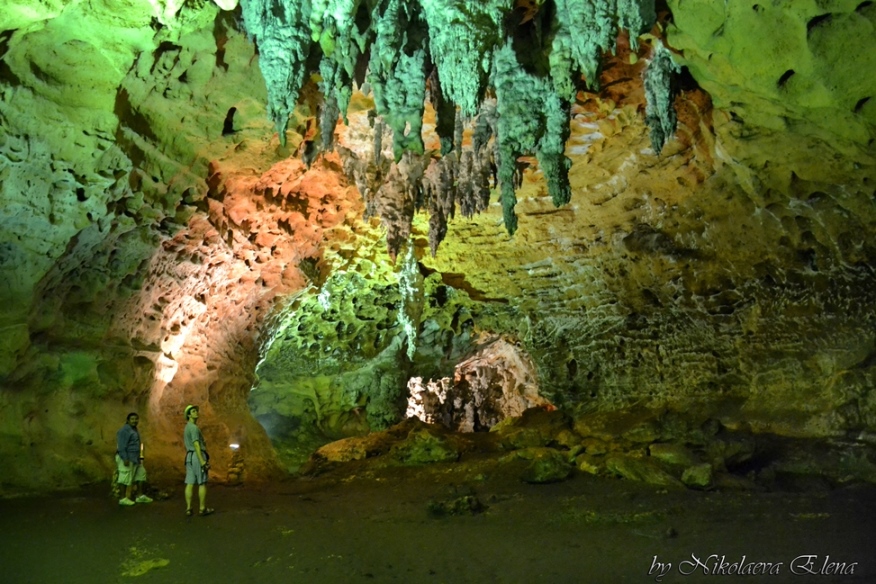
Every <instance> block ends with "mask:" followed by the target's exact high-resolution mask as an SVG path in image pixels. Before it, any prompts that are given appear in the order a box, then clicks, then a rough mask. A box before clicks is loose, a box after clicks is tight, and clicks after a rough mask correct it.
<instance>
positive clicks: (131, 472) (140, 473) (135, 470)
mask: <svg viewBox="0 0 876 584" xmlns="http://www.w3.org/2000/svg"><path fill="white" fill-rule="evenodd" d="M116 466H117V467H118V469H119V484H120V485H126V486H127V485H130V484H131V479H132V478H133V479H134V481H135V482H138V483H142V482H144V481H145V480H146V469H145V468H143V465H142V464H135V465H134V466H132V467H128V466H127V465H126V464H125V461H124V460H122V457H121V456H119V455H118V454H116Z"/></svg>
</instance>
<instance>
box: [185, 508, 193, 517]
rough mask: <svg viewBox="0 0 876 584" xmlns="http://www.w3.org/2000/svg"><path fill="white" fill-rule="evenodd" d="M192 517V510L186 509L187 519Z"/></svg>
mask: <svg viewBox="0 0 876 584" xmlns="http://www.w3.org/2000/svg"><path fill="white" fill-rule="evenodd" d="M191 516H192V510H191V509H186V517H191Z"/></svg>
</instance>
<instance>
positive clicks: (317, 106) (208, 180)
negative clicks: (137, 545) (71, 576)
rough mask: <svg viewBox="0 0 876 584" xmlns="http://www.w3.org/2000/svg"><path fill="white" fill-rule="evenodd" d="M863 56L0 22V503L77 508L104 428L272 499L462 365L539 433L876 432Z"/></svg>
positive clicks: (839, 27)
mask: <svg viewBox="0 0 876 584" xmlns="http://www.w3.org/2000/svg"><path fill="white" fill-rule="evenodd" d="M874 28H876V5H874V3H873V2H869V1H859V0H856V1H851V2H849V1H845V0H833V1H829V0H803V1H800V0H793V1H792V0H768V1H767V0H763V1H760V2H754V1H752V2H732V3H727V2H724V3H721V2H714V1H712V0H668V1H667V2H657V3H656V4H655V3H653V2H649V1H647V0H642V1H635V0H616V1H615V0H587V1H585V2H580V3H575V2H571V1H561V0H556V1H553V2H551V1H542V0H529V1H526V0H518V1H516V2H514V1H511V0H491V1H490V2H479V3H475V2H464V1H462V0H444V1H439V0H431V1H427V0H420V1H413V0H410V1H402V0H384V1H382V2H377V1H375V0H371V1H361V2H356V1H353V0H348V1H339V0H338V1H329V0H320V1H317V0H313V1H312V2H292V1H290V0H286V1H281V2H273V3H270V4H263V3H261V2H259V1H255V0H251V1H248V2H247V1H245V2H242V3H241V5H240V6H238V5H237V3H236V2H235V1H234V0H223V2H218V1H217V2H215V3H214V2H208V1H205V0H188V1H181V0H174V1H170V2H166V1H164V0H151V1H149V2H147V1H145V0H125V1H122V2H118V1H113V2H110V1H108V0H92V1H89V2H85V1H68V0H8V1H6V2H5V3H4V5H3V8H2V9H0V332H2V335H0V389H2V393H0V453H2V455H3V458H4V460H10V461H11V462H12V464H11V468H13V470H12V471H11V474H10V476H9V477H8V479H6V482H8V483H9V484H31V485H33V484H35V483H39V482H43V483H46V484H48V483H53V484H57V483H65V484H67V483H69V484H72V483H75V482H76V481H79V480H83V479H84V478H88V477H93V476H97V475H99V474H100V473H102V472H104V466H105V464H106V463H105V461H104V459H103V458H102V456H103V454H104V453H102V452H100V453H95V454H92V455H88V456H85V455H83V454H82V453H83V451H90V450H94V451H95V452H96V451H97V450H98V448H97V446H100V445H102V444H103V443H104V442H106V440H108V439H109V440H111V436H112V435H113V433H114V431H115V428H116V426H118V425H120V424H121V422H122V421H123V420H124V415H125V414H126V413H127V411H129V410H131V409H139V410H140V411H141V412H142V413H141V415H142V416H143V418H144V426H145V428H146V429H147V431H148V434H149V435H150V436H151V437H152V438H151V440H152V442H153V443H155V449H156V453H157V456H158V457H159V459H160V460H161V459H166V460H168V461H173V460H175V459H176V458H178V457H177V455H176V451H175V450H174V448H176V447H178V445H176V444H175V442H178V440H177V434H178V433H179V427H180V425H181V422H180V420H181V412H182V410H183V408H184V407H185V405H186V404H188V403H199V404H202V408H203V409H204V410H205V413H206V414H207V415H206V416H204V417H205V420H204V422H205V424H207V427H206V430H207V431H209V433H210V434H211V435H213V436H215V437H216V440H217V441H219V442H222V441H238V442H241V441H245V442H246V443H247V444H248V448H249V450H250V452H252V453H253V455H252V456H251V457H250V459H249V464H250V466H249V470H250V472H253V473H256V474H257V473H259V472H268V471H269V470H270V469H272V468H275V467H276V466H277V464H278V459H279V460H280V461H281V462H283V461H286V464H287V466H288V464H291V463H289V461H295V460H300V459H301V457H302V456H303V453H306V451H307V450H308V449H310V448H312V447H313V446H314V445H318V443H320V441H321V440H322V441H323V442H324V441H325V439H327V438H337V437H343V436H346V435H351V434H356V433H361V432H365V431H368V430H369V429H370V430H377V429H382V428H385V427H386V426H388V425H390V424H392V423H393V422H394V421H397V420H398V419H400V417H402V415H403V413H404V403H403V402H404V397H405V391H406V388H407V386H406V384H407V383H408V379H409V378H411V377H415V376H418V377H422V378H436V379H437V378H441V377H447V376H450V377H452V376H453V374H454V368H455V367H456V366H457V364H458V363H459V362H460V361H462V360H464V359H466V358H469V360H470V361H471V359H474V360H475V361H477V363H492V365H491V366H492V367H493V368H494V369H497V370H498V369H502V370H507V371H513V372H514V374H509V375H508V376H506V377H507V378H508V379H511V378H513V380H511V381H507V383H511V384H512V385H513V384H517V385H519V387H520V388H524V389H521V390H520V391H521V392H523V393H526V392H530V393H526V395H530V394H531V393H532V392H533V391H535V390H533V387H535V386H537V387H538V390H537V393H538V394H539V395H537V396H536V397H534V398H533V400H534V401H533V403H542V402H544V401H547V402H550V403H551V404H553V405H554V406H556V407H559V408H561V409H563V410H565V411H569V412H576V411H585V410H586V411H590V410H593V409H599V408H607V409H611V408H621V407H627V406H629V405H630V404H642V403H650V404H656V405H658V406H660V407H671V408H677V409H685V408H693V409H697V408H699V409H703V410H708V411H709V412H712V413H711V414H709V415H715V416H720V418H721V420H722V423H724V424H726V425H727V426H728V427H739V426H745V427H749V428H753V429H755V430H759V431H769V432H777V433H782V434H786V435H799V436H832V435H844V434H845V433H849V432H858V431H860V430H862V429H870V430H874V429H876V389H874V370H873V368H874V366H876V327H874V313H873V306H874V294H876V293H874V292H873V290H876V286H874V274H873V265H874V264H873V261H874V254H876V247H874V229H876V145H874V136H876V132H874V128H876V99H873V97H874V95H876V40H874V39H876V34H874ZM663 52H665V60H664V61H662V63H663V65H662V68H658V67H657V66H656V65H655V66H653V67H652V65H653V64H654V63H658V62H661V59H662V58H663V57H661V55H662V54H663ZM649 68H650V72H649ZM661 96H662V98H663V100H664V101H665V103H663V104H662V105H661V103H660V98H661ZM668 106H671V107H668ZM655 128H656V129H655ZM485 132H486V134H485ZM499 341H501V343H502V344H501V346H502V347H503V348H502V351H504V352H503V353H502V355H501V358H499V357H495V356H494V357H493V358H492V359H493V360H492V361H491V360H490V359H491V357H489V356H486V357H484V355H485V353H484V351H486V348H487V347H494V346H499ZM508 343H510V344H508ZM509 347H516V350H518V351H519V354H520V355H519V356H509V353H508V352H509V351H511V349H509ZM512 352H513V351H512ZM487 353H488V351H487ZM473 356H477V358H476V359H475V357H473ZM472 367H473V369H470V370H468V371H469V373H468V374H470V375H473V376H475V377H476V376H478V375H482V374H483V371H486V368H488V365H477V366H472ZM478 367H480V369H478ZM471 371H475V372H474V373H471ZM478 371H480V373H478ZM491 375H494V374H491ZM488 377H489V376H488ZM71 419H72V423H71ZM48 443H52V444H56V445H58V447H57V448H56V449H55V450H54V451H53V452H52V453H49V452H47V451H46V450H44V449H41V447H40V445H43V444H48ZM83 445H85V446H86V448H84V447H83ZM22 448H24V449H22ZM219 456H220V460H221V457H223V456H226V457H227V456H230V454H228V453H224V454H219ZM34 457H35V458H36V459H37V460H41V461H43V462H44V463H45V464H46V465H47V466H46V468H50V469H52V470H51V471H46V473H48V474H45V476H40V477H36V478H34V477H32V476H30V471H29V470H28V466H27V465H25V461H32V460H34ZM65 457H67V458H70V459H73V460H76V461H77V462H76V464H74V465H66V466H63V467H62V466H59V465H54V466H53V465H52V461H53V460H55V458H60V459H63V458H65ZM162 457H163V458H162ZM17 463H21V465H18V464H17ZM15 468H20V469H21V470H14V469H15Z"/></svg>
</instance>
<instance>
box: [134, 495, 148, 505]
mask: <svg viewBox="0 0 876 584" xmlns="http://www.w3.org/2000/svg"><path fill="white" fill-rule="evenodd" d="M135 501H136V502H137V503H151V502H152V497H147V496H146V495H140V496H139V497H137V499H136V500H135Z"/></svg>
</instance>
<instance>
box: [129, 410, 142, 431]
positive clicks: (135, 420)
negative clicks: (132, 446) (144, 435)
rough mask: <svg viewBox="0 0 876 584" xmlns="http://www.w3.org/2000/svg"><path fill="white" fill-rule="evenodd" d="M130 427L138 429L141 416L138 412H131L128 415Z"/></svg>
mask: <svg viewBox="0 0 876 584" xmlns="http://www.w3.org/2000/svg"><path fill="white" fill-rule="evenodd" d="M127 422H128V425H129V426H131V427H132V428H136V427H137V424H139V423H140V416H138V415H137V412H131V413H130V414H128V420H127Z"/></svg>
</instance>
